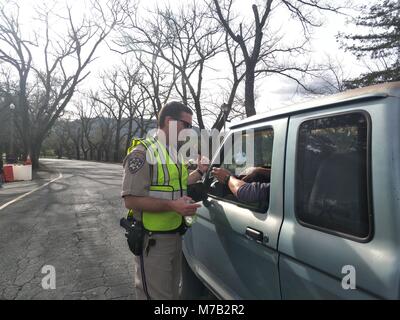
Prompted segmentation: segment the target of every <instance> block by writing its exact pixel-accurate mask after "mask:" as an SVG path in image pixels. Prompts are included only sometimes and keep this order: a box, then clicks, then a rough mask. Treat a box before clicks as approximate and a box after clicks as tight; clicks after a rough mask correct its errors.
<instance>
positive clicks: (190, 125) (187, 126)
mask: <svg viewBox="0 0 400 320" xmlns="http://www.w3.org/2000/svg"><path fill="white" fill-rule="evenodd" d="M174 120H176V121H180V122H182V123H183V124H184V127H185V129H192V128H193V126H192V124H191V123H189V122H186V121H185V120H182V119H174Z"/></svg>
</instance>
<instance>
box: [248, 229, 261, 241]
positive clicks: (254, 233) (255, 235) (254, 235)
mask: <svg viewBox="0 0 400 320" xmlns="http://www.w3.org/2000/svg"><path fill="white" fill-rule="evenodd" d="M246 238H248V239H249V240H255V241H257V242H259V243H263V240H264V235H263V233H262V232H261V231H258V230H256V229H253V228H249V227H247V228H246Z"/></svg>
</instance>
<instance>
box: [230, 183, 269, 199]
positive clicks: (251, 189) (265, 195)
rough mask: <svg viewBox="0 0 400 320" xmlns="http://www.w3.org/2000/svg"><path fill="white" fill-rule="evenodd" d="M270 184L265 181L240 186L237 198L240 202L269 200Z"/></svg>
mask: <svg viewBox="0 0 400 320" xmlns="http://www.w3.org/2000/svg"><path fill="white" fill-rule="evenodd" d="M269 190H270V184H269V183H265V182H251V183H245V184H244V185H242V186H240V188H239V189H238V191H237V198H238V200H239V201H242V202H262V201H269Z"/></svg>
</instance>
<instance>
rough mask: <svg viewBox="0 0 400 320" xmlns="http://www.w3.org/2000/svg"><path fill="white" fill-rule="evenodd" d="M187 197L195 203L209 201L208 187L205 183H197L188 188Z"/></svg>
mask: <svg viewBox="0 0 400 320" xmlns="http://www.w3.org/2000/svg"><path fill="white" fill-rule="evenodd" d="M187 188H188V189H187V195H188V196H189V197H191V198H192V199H193V201H195V202H199V201H203V200H206V199H207V187H206V186H205V184H204V183H203V182H196V183H194V184H189V185H188V186H187Z"/></svg>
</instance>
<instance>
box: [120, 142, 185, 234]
mask: <svg viewBox="0 0 400 320" xmlns="http://www.w3.org/2000/svg"><path fill="white" fill-rule="evenodd" d="M139 144H142V145H143V146H144V147H145V148H146V159H147V160H149V161H150V168H151V185H150V189H149V196H150V197H154V198H158V199H165V200H175V199H178V198H180V197H181V196H184V195H186V191H187V179H188V171H187V168H186V166H185V165H184V163H183V161H181V162H182V163H181V165H177V164H176V163H174V162H173V160H172V159H171V157H170V155H169V153H168V151H167V149H166V148H165V146H164V145H163V144H162V143H160V142H159V141H158V140H156V139H154V138H148V139H134V140H133V141H132V145H131V146H130V147H129V149H128V154H129V153H131V152H132V151H133V149H134V148H135V147H136V146H138V145H139ZM128 216H133V212H132V210H129V212H128ZM181 224H182V216H181V215H179V214H178V213H176V212H174V211H169V212H165V211H164V212H146V211H143V225H144V227H145V228H146V229H147V230H149V231H171V230H175V229H177V228H179V226H180V225H181Z"/></svg>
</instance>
